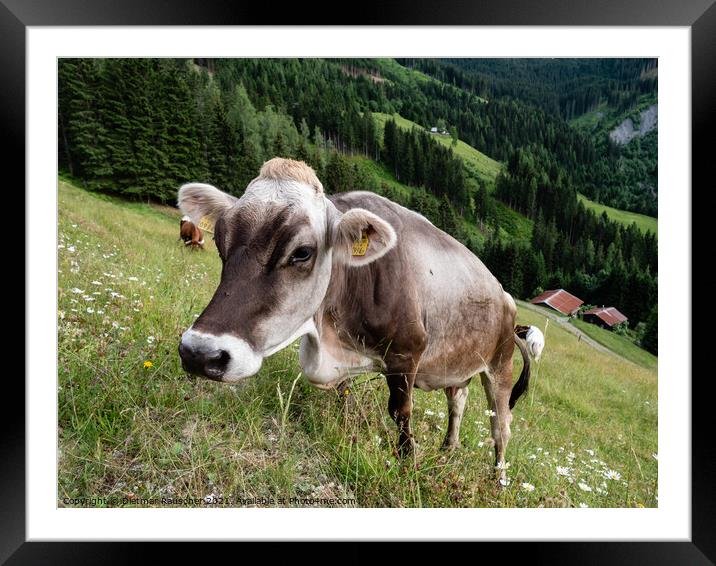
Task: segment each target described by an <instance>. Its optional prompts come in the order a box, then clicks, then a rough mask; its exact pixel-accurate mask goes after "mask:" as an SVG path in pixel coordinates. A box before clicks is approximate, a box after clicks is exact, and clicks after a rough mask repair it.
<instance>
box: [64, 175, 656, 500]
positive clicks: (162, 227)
mask: <svg viewBox="0 0 716 566" xmlns="http://www.w3.org/2000/svg"><path fill="white" fill-rule="evenodd" d="M179 216H180V215H179V213H178V212H177V211H175V210H173V209H171V208H169V207H154V206H150V205H146V204H128V203H126V202H123V201H120V200H117V199H113V198H107V197H101V196H98V195H96V194H91V193H87V192H85V191H83V190H81V189H78V188H76V187H73V186H71V185H69V184H67V183H64V182H60V183H59V226H58V265H59V273H58V281H59V282H58V285H59V288H58V348H59V359H58V372H59V376H58V379H59V386H58V414H59V423H58V425H59V432H58V438H59V461H58V471H59V478H58V483H59V485H58V498H59V499H58V504H59V505H60V506H63V505H64V503H62V500H63V498H65V497H79V496H103V497H117V498H120V499H119V501H118V502H117V503H116V504H117V505H126V506H135V505H141V506H145V505H146V504H145V503H140V502H138V501H137V499H136V498H149V497H174V498H183V497H197V498H209V499H211V498H212V497H219V496H224V497H227V498H229V497H230V498H232V499H233V501H234V502H232V503H229V505H241V504H242V501H240V500H239V502H238V503H236V502H235V501H236V500H237V498H243V502H244V503H246V499H247V498H252V497H273V498H278V497H286V498H289V497H299V498H311V497H313V498H334V499H336V498H342V501H341V502H339V503H336V504H346V505H356V506H362V507H383V506H395V507H402V506H423V507H452V506H465V507H470V506H489V507H493V506H494V507H513V506H519V507H540V506H549V507H571V506H580V505H588V506H590V507H623V506H626V507H637V506H647V507H651V506H656V505H657V504H658V502H657V460H656V456H655V453H656V451H657V376H656V372H655V371H654V370H647V369H645V368H641V367H639V366H636V365H634V364H631V363H626V362H621V361H619V360H618V359H617V358H614V357H613V356H611V355H609V354H602V353H599V352H596V351H595V350H593V349H592V348H591V347H589V346H587V345H586V344H584V343H578V342H577V340H576V337H575V336H573V335H572V334H569V333H568V332H566V331H564V330H563V329H561V328H559V327H558V326H557V325H556V324H554V323H552V324H551V325H550V326H549V327H548V328H547V347H546V349H545V352H544V355H543V358H542V361H541V362H540V363H539V364H536V365H535V366H534V379H533V382H532V387H531V389H530V390H529V391H528V393H527V395H526V397H524V398H522V399H521V400H520V401H519V403H518V404H517V406H516V407H515V411H514V421H513V439H512V441H511V443H510V446H509V449H508V453H507V460H508V461H509V464H510V466H509V470H508V474H509V478H510V482H511V483H510V485H509V486H508V487H507V488H506V489H504V490H501V489H499V488H498V486H497V482H496V481H495V475H494V470H493V466H492V464H493V455H492V449H491V448H490V447H489V444H488V437H489V417H488V416H486V415H485V411H486V410H487V405H486V402H485V395H484V393H483V391H482V389H481V387H480V385H479V380H478V382H477V383H476V382H475V380H473V383H472V384H471V386H470V388H471V389H472V392H471V395H470V399H469V401H468V408H467V410H466V413H465V418H464V421H463V430H462V440H463V448H462V449H459V450H456V451H454V452H451V453H445V452H442V451H440V450H439V446H440V443H441V441H442V437H443V435H444V431H445V427H446V418H445V416H444V413H445V412H446V411H447V409H446V403H445V397H444V394H443V393H442V392H441V391H435V392H433V393H424V392H421V391H417V392H416V394H415V407H414V430H415V435H416V440H417V442H418V443H419V447H418V455H417V463H418V466H417V467H416V468H414V467H412V466H401V464H400V463H399V462H398V461H397V460H396V459H395V457H394V456H393V442H394V437H395V426H394V424H393V422H392V421H391V419H390V418H389V417H388V414H387V411H386V406H387V387H386V385H385V383H384V381H383V380H382V379H381V378H378V379H374V380H370V378H371V377H373V376H371V375H366V376H360V377H358V378H357V379H356V383H355V384H354V386H353V387H352V391H353V395H354V399H355V407H354V408H351V407H350V406H347V405H344V404H343V403H341V402H340V401H339V400H338V399H337V398H336V395H335V394H333V393H331V392H326V391H320V390H317V389H314V388H312V387H310V386H309V385H308V384H307V383H306V382H305V381H304V380H303V379H302V378H301V370H300V368H299V366H298V363H297V352H296V345H295V344H294V345H292V346H290V347H289V348H287V349H286V350H284V351H282V352H280V353H277V354H276V355H274V356H272V357H271V358H270V359H268V360H267V361H266V363H265V364H264V367H263V369H262V370H261V372H260V373H259V375H257V376H255V377H253V378H249V379H247V380H245V381H244V382H243V383H241V384H238V385H223V384H217V383H213V382H209V381H206V380H202V379H196V378H193V377H190V376H188V375H186V374H185V373H184V372H183V371H182V369H181V366H180V361H179V357H178V354H177V346H178V341H179V338H180V336H181V333H182V332H183V331H184V330H185V329H186V328H187V327H188V326H189V325H190V324H191V323H192V321H193V320H194V319H195V317H196V316H197V315H198V314H199V313H200V312H201V311H202V309H203V307H204V306H205V305H206V304H207V302H208V301H209V299H210V298H211V296H212V294H213V291H214V289H215V287H216V284H217V282H218V280H219V274H220V262H219V258H218V256H217V253H216V250H215V248H214V245H213V242H212V240H211V238H206V242H207V246H206V247H207V249H206V251H204V252H190V251H188V250H185V249H184V247H183V246H182V245H181V244H180V243H179V242H178V241H177V237H178V224H179ZM128 234H131V238H128V237H127V235H128ZM518 321H519V322H522V323H530V324H537V325H539V326H540V327H542V328H544V326H545V321H546V319H545V318H544V317H543V316H541V315H539V314H537V313H534V312H531V311H530V312H528V311H520V313H519V319H518ZM520 363H521V362H519V361H518V362H517V364H518V367H516V368H515V374H517V372H518V371H519V364H520ZM558 466H559V468H558ZM523 484H530V485H532V486H534V489H533V490H532V489H531V488H529V486H524V485H523ZM121 498H127V499H128V500H129V501H128V502H127V501H124V502H123V501H122V499H121ZM346 500H348V501H346ZM274 504H275V503H274ZM323 505H326V503H324V504H323Z"/></svg>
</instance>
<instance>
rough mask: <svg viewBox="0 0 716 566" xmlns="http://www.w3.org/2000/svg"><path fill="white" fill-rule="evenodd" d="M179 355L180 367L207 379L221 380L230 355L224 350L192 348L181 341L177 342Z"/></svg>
mask: <svg viewBox="0 0 716 566" xmlns="http://www.w3.org/2000/svg"><path fill="white" fill-rule="evenodd" d="M179 356H180V357H181V365H182V367H183V368H184V369H185V370H186V371H188V372H189V373H193V374H197V375H203V376H204V377H208V378H209V379H214V380H216V381H221V378H222V377H223V376H224V372H225V371H226V367H227V366H228V365H229V360H230V359H231V356H230V355H229V352H227V351H226V350H209V351H205V350H203V349H201V348H197V349H194V348H192V347H190V346H187V345H186V344H185V343H184V342H183V341H182V342H180V343H179Z"/></svg>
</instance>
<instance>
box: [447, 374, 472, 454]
mask: <svg viewBox="0 0 716 566" xmlns="http://www.w3.org/2000/svg"><path fill="white" fill-rule="evenodd" d="M468 383H469V382H468ZM468 391H469V389H468V388H467V384H465V385H463V386H462V387H446V388H445V396H446V397H447V404H448V429H447V434H446V435H445V440H443V445H442V447H443V448H444V449H452V448H460V423H461V422H462V415H463V413H464V412H465V403H466V402H467V394H468Z"/></svg>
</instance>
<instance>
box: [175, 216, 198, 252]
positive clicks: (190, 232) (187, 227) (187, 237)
mask: <svg viewBox="0 0 716 566" xmlns="http://www.w3.org/2000/svg"><path fill="white" fill-rule="evenodd" d="M179 238H181V240H182V241H183V242H184V245H185V246H191V249H192V250H195V249H197V248H201V249H202V250H203V249H204V235H203V234H202V232H201V230H200V229H199V227H198V226H196V225H195V224H194V223H193V222H192V221H191V219H190V218H189V217H188V216H184V217H183V218H182V219H181V222H180V223H179Z"/></svg>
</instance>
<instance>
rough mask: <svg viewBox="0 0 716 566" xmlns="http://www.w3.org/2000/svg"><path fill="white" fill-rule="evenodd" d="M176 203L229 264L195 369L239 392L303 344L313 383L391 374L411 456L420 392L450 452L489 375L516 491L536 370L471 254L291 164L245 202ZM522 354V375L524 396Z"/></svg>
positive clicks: (507, 299) (191, 335)
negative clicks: (522, 417) (444, 409)
mask: <svg viewBox="0 0 716 566" xmlns="http://www.w3.org/2000/svg"><path fill="white" fill-rule="evenodd" d="M178 205H179V207H180V208H181V210H182V211H183V213H184V214H186V215H188V216H189V217H190V218H192V219H195V220H197V219H199V218H202V217H203V216H208V217H210V218H212V219H213V220H214V221H215V231H214V239H215V242H216V247H217V249H218V252H219V256H220V258H221V262H222V272H221V279H220V282H219V284H218V287H217V289H216V291H215V293H214V295H213V297H212V299H211V301H210V302H209V304H208V305H207V306H206V308H205V309H204V311H203V312H202V313H201V315H200V316H199V317H198V318H197V319H196V321H194V323H193V324H192V325H191V327H190V328H188V329H187V330H186V331H185V332H184V333H183V335H182V338H181V342H180V344H179V355H180V357H181V360H182V365H183V367H184V369H185V370H186V371H187V372H189V373H193V374H197V375H201V376H204V377H207V378H209V379H213V380H216V381H221V382H228V383H234V382H237V381H239V380H241V379H243V378H245V377H248V376H251V375H254V374H256V373H257V372H258V371H259V369H260V368H261V365H262V362H263V360H264V358H266V357H267V356H270V355H271V354H273V353H275V352H278V351H279V350H281V349H283V348H285V347H286V346H288V345H289V344H291V343H292V342H294V341H295V340H296V339H298V338H300V339H301V342H300V347H299V363H300V365H301V368H302V370H303V374H304V375H305V377H306V378H307V379H308V381H309V382H310V383H311V384H312V385H314V386H317V387H319V388H324V389H326V388H332V387H337V386H339V385H340V384H341V383H342V382H343V381H345V380H346V379H348V378H350V377H351V376H354V375H358V374H361V373H365V372H372V371H377V372H381V373H382V374H384V376H385V379H386V381H387V385H388V388H389V401H388V412H389V414H390V416H391V417H392V418H393V420H394V421H395V423H396V425H397V429H398V434H397V448H398V452H399V455H400V456H401V457H402V458H405V457H408V456H410V455H411V454H414V440H413V435H412V432H411V426H410V418H411V411H412V399H413V390H414V388H418V389H421V390H424V391H431V390H435V389H443V390H444V391H445V395H446V397H447V405H448V413H449V414H448V428H447V434H446V436H445V440H444V442H443V447H444V448H446V449H452V448H456V447H458V446H459V445H460V439H459V432H460V422H461V420H462V416H463V412H464V410H465V403H466V400H467V395H468V384H469V383H470V380H471V379H472V377H473V376H475V375H477V374H480V379H481V381H482V385H483V388H484V390H485V393H486V395H487V399H488V402H489V406H490V408H491V411H490V415H491V418H490V421H491V430H492V439H493V440H494V450H495V465H496V467H497V469H498V470H499V479H500V480H501V481H500V483H501V484H502V485H505V484H506V475H505V465H504V464H505V450H506V447H507V443H508V441H509V439H510V436H511V432H510V423H511V421H512V408H513V407H514V405H515V402H516V401H517V399H518V398H519V397H520V396H521V395H522V394H523V393H524V392H525V390H526V389H527V386H528V383H529V377H530V361H529V356H528V353H527V350H526V346H525V344H524V342H523V341H522V340H521V339H520V338H519V337H517V336H516V335H515V333H514V326H515V316H516V312H517V309H516V306H515V302H514V300H513V299H512V297H511V296H510V295H509V294H508V293H507V292H505V291H504V290H503V288H502V286H501V285H500V283H499V282H498V281H497V279H496V278H495V277H494V276H493V275H492V274H491V273H490V271H489V270H488V269H487V268H486V267H485V265H484V264H483V263H482V262H481V261H480V260H479V259H478V258H477V257H476V256H475V255H474V254H473V253H472V252H470V251H469V250H468V249H467V248H466V247H465V246H463V245H462V244H461V243H459V242H458V241H457V240H455V239H454V238H452V237H451V236H449V235H448V234H446V233H445V232H443V231H441V230H439V229H438V228H436V227H435V226H434V225H433V224H432V223H430V222H429V221H428V220H427V219H426V218H425V217H423V216H422V215H420V214H417V213H415V212H413V211H411V210H408V209H407V208H404V207H402V206H400V205H398V204H396V203H394V202H392V201H390V200H388V199H387V198H384V197H382V196H379V195H376V194H374V193H371V192H365V191H357V192H348V193H342V194H334V195H330V196H327V195H326V194H325V193H324V191H323V186H322V184H321V182H320V181H319V179H318V178H317V176H316V174H315V172H314V171H313V169H311V168H310V167H309V166H308V165H306V164H305V163H303V162H299V161H293V160H289V159H282V158H274V159H271V160H270V161H267V162H266V163H264V165H263V167H262V168H261V170H260V173H259V176H258V177H256V178H255V179H254V180H253V181H251V182H250V183H249V184H248V186H247V187H246V190H245V192H244V194H243V195H242V196H241V198H236V197H234V196H231V195H229V194H227V193H224V192H222V191H220V190H219V189H217V188H215V187H213V186H210V185H205V184H197V183H192V184H187V185H184V186H182V187H181V188H180V189H179V195H178ZM515 345H517V347H518V348H519V351H520V352H521V355H522V359H523V366H522V371H521V374H520V376H519V379H518V380H517V382H516V383H515V385H514V387H513V383H512V382H513V376H512V373H513V366H512V358H513V352H514V347H515Z"/></svg>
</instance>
